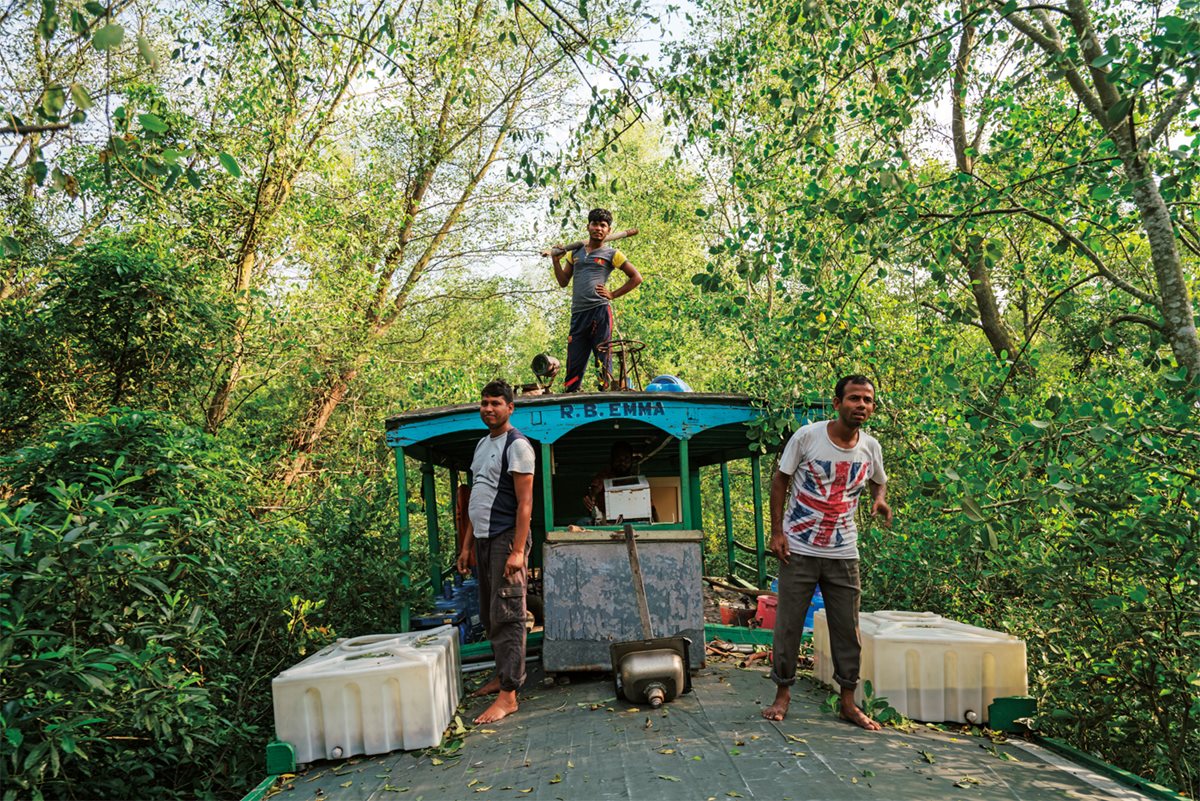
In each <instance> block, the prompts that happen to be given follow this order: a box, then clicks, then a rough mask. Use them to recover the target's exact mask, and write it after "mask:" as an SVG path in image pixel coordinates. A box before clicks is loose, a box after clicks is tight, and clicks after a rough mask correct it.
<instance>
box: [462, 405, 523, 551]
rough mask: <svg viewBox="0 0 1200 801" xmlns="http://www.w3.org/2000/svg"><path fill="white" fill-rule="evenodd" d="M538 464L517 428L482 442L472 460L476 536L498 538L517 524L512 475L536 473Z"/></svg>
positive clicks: (470, 511) (470, 507)
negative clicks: (498, 535)
mask: <svg viewBox="0 0 1200 801" xmlns="http://www.w3.org/2000/svg"><path fill="white" fill-rule="evenodd" d="M506 447H507V448H508V451H507V453H505V448H506ZM536 465H537V456H536V455H535V454H534V452H533V445H532V444H531V443H530V442H529V440H528V439H526V438H525V435H524V434H522V433H521V432H520V431H517V430H516V429H515V428H512V429H509V430H508V431H506V432H505V433H503V434H501V435H499V436H496V437H493V436H490V435H489V436H486V437H484V438H483V439H481V440H479V444H478V445H476V446H475V456H474V458H473V459H472V460H471V502H470V503H469V504H468V505H467V514H468V515H470V517H471V526H472V527H473V528H474V530H475V536H476V537H495V536H496V535H497V534H503V533H504V532H505V531H508V530H509V529H511V528H513V526H515V525H516V522H517V496H516V492H515V491H514V488H513V480H512V474H513V473H533V471H534V468H535V466H536Z"/></svg>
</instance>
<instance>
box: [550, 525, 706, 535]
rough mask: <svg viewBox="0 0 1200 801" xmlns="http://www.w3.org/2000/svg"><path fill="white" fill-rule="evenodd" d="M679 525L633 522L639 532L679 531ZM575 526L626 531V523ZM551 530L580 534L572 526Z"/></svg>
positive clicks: (593, 529)
mask: <svg viewBox="0 0 1200 801" xmlns="http://www.w3.org/2000/svg"><path fill="white" fill-rule="evenodd" d="M679 525H680V524H679V523H633V527H634V529H635V530H636V531H638V532H642V531H679V530H680V528H679ZM575 528H576V529H581V528H582V529H583V530H584V531H624V530H625V525H624V524H622V525H619V526H601V525H592V524H591V523H589V524H588V525H587V527H586V528H584V527H582V526H576V527H575ZM684 528H687V526H684ZM550 530H551V531H555V532H567V533H570V534H578V533H579V532H578V531H575V530H572V528H571V527H570V526H555V527H554V528H552V529H550Z"/></svg>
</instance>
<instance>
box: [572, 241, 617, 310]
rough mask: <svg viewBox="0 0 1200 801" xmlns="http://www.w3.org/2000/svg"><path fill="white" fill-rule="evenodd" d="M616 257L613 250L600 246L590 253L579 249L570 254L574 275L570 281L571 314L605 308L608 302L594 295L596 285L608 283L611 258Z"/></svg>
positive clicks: (584, 248)
mask: <svg viewBox="0 0 1200 801" xmlns="http://www.w3.org/2000/svg"><path fill="white" fill-rule="evenodd" d="M616 255H617V251H616V249H615V248H611V247H609V246H608V245H601V246H600V247H598V248H596V249H595V250H593V251H592V252H591V253H588V252H587V248H586V247H582V248H579V249H578V250H576V251H575V252H574V253H573V254H571V264H572V265H573V267H574V270H575V273H574V276H573V277H572V278H571V280H572V281H573V282H574V283H573V284H572V286H571V313H572V314H575V313H576V312H581V311H587V310H588V309H595V308H597V307H598V306H607V305H608V301H607V300H606V299H605V298H602V297H600V296H599V295H597V294H596V284H603V283H605V282H606V281H608V276H609V274H610V273H612V271H613V257H614V256H616Z"/></svg>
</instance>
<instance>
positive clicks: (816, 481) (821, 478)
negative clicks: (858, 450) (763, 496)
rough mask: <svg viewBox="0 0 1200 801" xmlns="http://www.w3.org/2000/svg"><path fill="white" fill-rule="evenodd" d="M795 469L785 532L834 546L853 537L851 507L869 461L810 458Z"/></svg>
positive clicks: (818, 545) (819, 545)
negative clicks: (800, 467) (795, 474)
mask: <svg viewBox="0 0 1200 801" xmlns="http://www.w3.org/2000/svg"><path fill="white" fill-rule="evenodd" d="M797 472H798V475H797V476H796V478H797V479H799V480H797V481H796V482H795V487H796V490H795V495H794V496H793V497H792V502H791V508H790V509H789V510H788V516H787V532H786V533H787V534H788V536H790V537H793V538H796V539H798V540H799V541H800V542H803V543H805V544H807V545H811V546H813V547H815V548H837V547H840V546H841V545H844V544H846V541H847V539H850V540H851V541H853V540H854V539H856V538H857V534H858V532H857V530H856V527H855V525H854V510H855V509H857V508H858V496H860V495H862V491H863V487H865V486H866V484H867V479H868V478H869V477H870V475H871V464H870V462H848V461H838V462H833V461H826V460H822V459H813V460H811V461H809V462H808V463H807V464H805V465H804V467H803V468H802V469H801V470H799V471H797Z"/></svg>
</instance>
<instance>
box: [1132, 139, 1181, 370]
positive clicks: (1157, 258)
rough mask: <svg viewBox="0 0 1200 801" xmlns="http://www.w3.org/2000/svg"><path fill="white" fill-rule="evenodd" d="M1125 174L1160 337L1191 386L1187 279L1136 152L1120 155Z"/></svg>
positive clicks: (1166, 215)
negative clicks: (1146, 255)
mask: <svg viewBox="0 0 1200 801" xmlns="http://www.w3.org/2000/svg"><path fill="white" fill-rule="evenodd" d="M1122 161H1123V162H1124V163H1125V174H1126V175H1127V176H1128V177H1129V181H1130V182H1131V183H1132V184H1133V200H1134V202H1135V203H1136V204H1137V207H1138V212H1139V213H1140V214H1141V218H1142V230H1144V231H1145V232H1146V239H1147V241H1148V242H1149V243H1150V261H1151V263H1152V264H1153V265H1154V277H1155V279H1156V281H1157V284H1158V311H1159V314H1161V315H1162V318H1163V329H1162V330H1163V334H1164V335H1165V336H1166V338H1167V342H1168V343H1169V344H1170V346H1171V353H1172V354H1174V356H1175V361H1176V362H1177V363H1178V364H1179V366H1180V367H1184V368H1186V369H1187V371H1188V380H1189V382H1191V383H1196V382H1197V381H1200V337H1198V336H1197V333H1196V323H1195V318H1194V316H1193V315H1194V312H1193V310H1192V298H1191V294H1190V293H1189V292H1188V285H1187V279H1186V278H1184V275H1183V265H1182V264H1181V263H1180V260H1179V246H1178V243H1177V241H1176V238H1175V236H1176V235H1175V224H1174V222H1173V221H1172V220H1171V212H1170V210H1169V209H1168V208H1167V204H1166V202H1165V201H1164V200H1163V198H1162V194H1161V193H1160V192H1159V190H1158V182H1157V181H1156V180H1155V179H1154V175H1153V174H1152V173H1151V172H1150V170H1149V169H1147V168H1146V164H1145V159H1144V156H1143V154H1142V153H1141V152H1140V151H1137V150H1134V151H1133V152H1132V153H1130V154H1128V158H1127V157H1126V154H1122Z"/></svg>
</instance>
